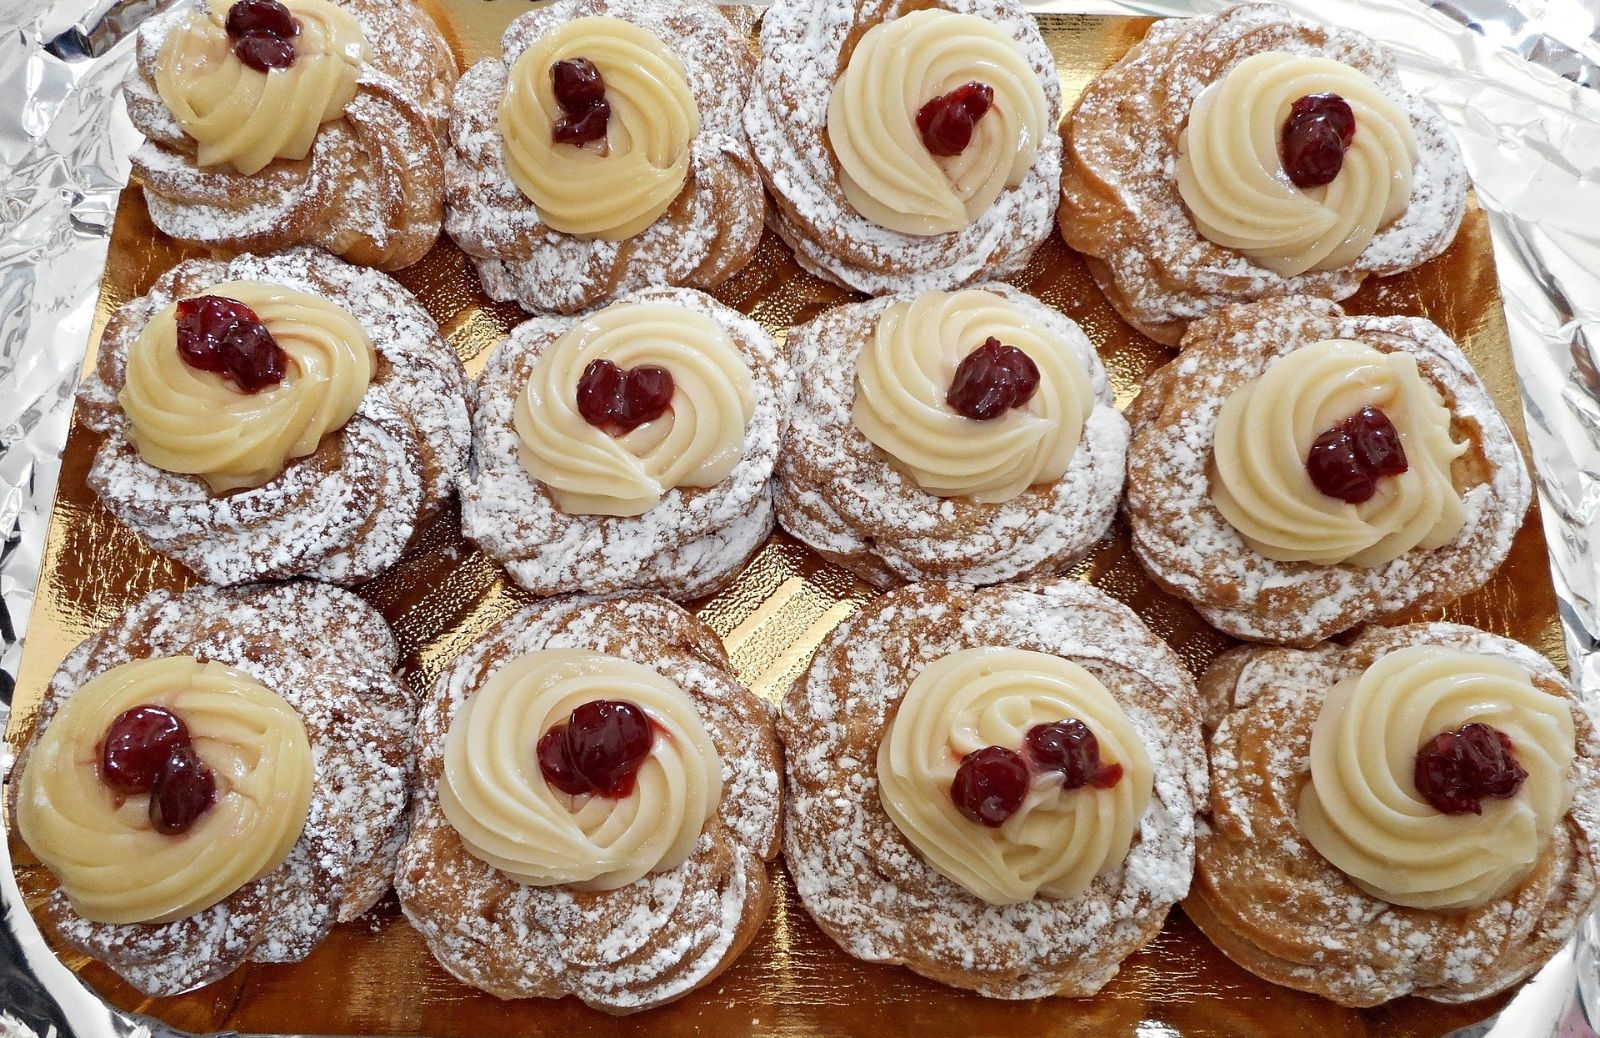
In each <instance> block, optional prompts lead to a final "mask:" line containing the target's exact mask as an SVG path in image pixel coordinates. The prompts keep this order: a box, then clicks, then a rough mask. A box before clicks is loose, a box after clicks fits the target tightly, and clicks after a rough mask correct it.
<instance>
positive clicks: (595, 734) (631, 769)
mask: <svg viewBox="0 0 1600 1038" xmlns="http://www.w3.org/2000/svg"><path fill="white" fill-rule="evenodd" d="M654 742H655V732H654V730H653V729H652V728H651V725H650V718H649V717H648V716H647V715H646V714H645V712H644V711H643V710H641V709H639V708H638V707H637V706H635V705H633V704H632V703H627V702H620V701H616V700H608V699H597V700H595V701H594V702H592V703H585V704H583V705H582V706H580V707H578V708H577V709H576V710H574V711H572V713H571V715H570V716H568V718H567V723H566V724H558V725H556V726H555V727H554V728H552V729H550V730H549V731H548V732H545V733H544V735H543V736H541V737H540V738H539V744H538V746H537V748H536V750H535V752H536V754H537V756H538V758H539V771H540V773H541V774H543V775H544V780H545V781H546V782H548V783H550V785H552V786H554V787H555V788H557V789H559V790H561V792H563V793H566V794H568V795H569V796H581V795H583V794H586V793H593V794H595V795H597V796H603V797H611V798H612V799H621V798H622V797H625V796H627V795H628V794H629V793H632V792H633V784H634V780H635V779H636V778H638V775H639V768H640V767H641V766H642V765H643V764H644V762H645V758H646V757H648V756H650V747H651V746H652V745H653V744H654Z"/></svg>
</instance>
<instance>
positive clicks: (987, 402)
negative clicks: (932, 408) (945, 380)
mask: <svg viewBox="0 0 1600 1038" xmlns="http://www.w3.org/2000/svg"><path fill="white" fill-rule="evenodd" d="M1038 388H1039V367H1038V365H1036V364H1034V362H1033V358H1032V357H1029V356H1028V355H1027V354H1026V353H1024V352H1022V351H1021V350H1019V349H1017V348H1016V347H1015V346H1004V345H1002V344H1001V342H1000V340H999V339H996V338H995V337H994V336H992V335H991V336H990V337H989V338H987V339H985V340H984V343H983V345H982V346H979V347H978V348H977V349H975V350H973V351H972V352H971V353H969V354H967V356H966V357H965V358H964V359H963V360H962V361H961V363H960V365H958V366H957V367H956V374H955V378H953V379H952V380H951V381H950V391H949V392H948V393H946V394H945V403H947V404H949V405H950V406H951V407H952V408H954V409H955V412H956V413H957V414H959V415H962V416H963V417H966V418H971V419H973V420H974V421H979V422H986V421H988V420H989V419H991V418H996V417H999V416H1000V415H1001V414H1004V413H1005V411H1006V410H1007V409H1008V408H1012V407H1021V406H1022V405H1023V404H1025V403H1027V402H1028V401H1029V400H1030V399H1032V397H1033V394H1034V392H1035V391H1036V390H1037V389H1038Z"/></svg>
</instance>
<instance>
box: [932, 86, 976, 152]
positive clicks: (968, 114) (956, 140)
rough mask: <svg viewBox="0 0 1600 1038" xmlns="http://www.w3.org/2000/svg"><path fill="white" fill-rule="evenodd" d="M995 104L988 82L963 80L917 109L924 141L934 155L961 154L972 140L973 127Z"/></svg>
mask: <svg viewBox="0 0 1600 1038" xmlns="http://www.w3.org/2000/svg"><path fill="white" fill-rule="evenodd" d="M993 104H994V88H993V87H991V86H989V85H988V84H986V83H978V82H972V83H963V84H962V85H961V86H958V87H956V88H955V89H954V90H952V91H950V92H949V93H948V94H944V95H941V96H939V97H936V98H934V99H933V100H931V101H929V102H928V103H927V104H925V105H923V106H922V107H921V108H920V109H918V111H917V130H918V131H919V132H921V134H922V144H923V146H924V147H926V148H927V149H928V152H929V153H930V154H933V155H942V156H951V155H960V154H961V153H962V152H963V151H966V150H967V145H968V144H971V143H972V131H973V128H974V127H975V126H977V123H978V120H979V119H982V118H983V117H984V116H985V115H986V114H987V113H988V111H989V107H990V106H991V105H993Z"/></svg>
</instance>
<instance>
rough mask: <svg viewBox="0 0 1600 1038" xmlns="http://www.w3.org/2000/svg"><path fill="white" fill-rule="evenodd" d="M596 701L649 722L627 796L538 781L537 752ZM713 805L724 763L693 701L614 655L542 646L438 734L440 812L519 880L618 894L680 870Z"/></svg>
mask: <svg viewBox="0 0 1600 1038" xmlns="http://www.w3.org/2000/svg"><path fill="white" fill-rule="evenodd" d="M600 699H608V700H622V701H625V702H627V703H631V704H633V705H635V706H637V707H639V708H640V709H642V710H643V711H644V712H645V713H646V714H647V715H648V716H649V718H650V722H651V725H652V727H653V728H654V729H655V732H654V742H653V745H652V746H651V749H650V755H649V757H648V758H646V760H645V762H644V765H643V766H642V767H641V769H640V770H639V773H638V776H637V778H636V781H635V785H634V787H633V791H632V792H631V793H629V794H628V795H627V796H625V797H621V798H612V797H607V796H601V795H586V796H580V797H573V796H569V795H568V794H566V793H563V792H562V791H561V790H559V789H557V788H555V787H554V786H552V785H551V784H550V783H549V782H547V781H546V780H545V778H544V776H543V775H542V774H541V772H540V765H539V760H538V757H537V755H536V753H535V747H536V746H537V745H538V744H539V742H540V739H541V738H542V737H543V736H544V735H545V734H546V733H548V732H549V731H550V730H551V729H552V728H553V727H555V726H556V725H559V724H561V723H562V722H564V721H565V720H566V719H567V717H568V716H569V715H570V714H571V713H572V712H573V711H574V710H575V709H577V708H578V707H580V706H582V705H584V704H585V703H590V702H594V701H596V700H600ZM721 797H722V759H721V757H719V756H718V754H717V748H716V747H715V746H714V745H712V742H711V736H710V735H709V734H708V733H707V732H706V729H705V725H704V724H703V723H702V722H701V720H700V715H699V713H698V712H697V710H696V708H695V705H694V701H693V700H692V699H690V698H689V697H688V695H686V694H685V693H684V691H683V690H682V689H681V688H679V687H678V685H677V684H676V683H674V682H673V681H672V679H671V678H668V677H666V676H664V675H662V674H661V673H659V672H658V671H655V670H652V669H650V668H649V667H647V666H644V665H642V664H639V663H634V662H631V661H629V660H625V659H623V658H621V657H619V656H611V655H606V654H603V653H598V652H592V651H590V650H587V649H541V650H538V651H535V652H530V653H527V654H525V655H522V656H518V657H516V658H514V659H512V660H508V661H507V662H506V663H505V664H504V665H502V666H501V667H500V669H499V670H497V671H495V672H494V675H493V676H492V677H490V678H489V680H488V681H486V682H484V684H483V686H482V687H481V688H479V689H478V690H477V691H476V692H474V693H473V694H472V696H471V697H470V698H469V699H467V700H466V702H464V703H462V704H461V708H460V709H459V710H457V711H456V714H455V717H454V718H452V719H451V721H450V729H449V731H448V732H447V733H446V735H445V743H444V773H443V775H442V776H441V778H440V780H439V807H440V809H441V810H442V811H443V812H444V816H445V818H447V819H448V820H449V822H450V824H451V826H453V827H454V828H455V830H456V832H457V833H458V834H459V835H460V836H461V842H462V844H463V845H464V846H465V847H466V849H467V850H468V851H469V852H470V853H471V854H472V855H473V856H474V857H476V858H478V859H480V860H481V861H484V862H486V863H488V864H490V865H492V866H494V867H495V868H497V869H499V870H500V872H502V873H503V874H505V875H506V876H507V877H509V878H510V879H512V880H515V881H516V882H518V883H526V884H530V885H532V886H555V885H567V886H571V887H573V888H575V889H578V890H615V889H616V888H618V887H622V886H626V885H628V884H629V883H632V882H634V881H635V880H638V879H639V878H641V877H643V876H645V875H648V874H650V873H653V872H666V871H668V870H670V869H674V868H677V867H678V866H679V865H680V864H682V863H683V862H684V861H685V860H686V859H687V858H688V857H689V855H690V854H691V853H692V852H693V851H694V847H695V843H696V841H697V840H698V839H699V838H700V830H701V828H702V827H703V826H704V825H705V823H706V821H707V820H708V819H709V818H711V816H712V815H714V814H715V813H716V810H717V803H718V801H719V800H720V799H721Z"/></svg>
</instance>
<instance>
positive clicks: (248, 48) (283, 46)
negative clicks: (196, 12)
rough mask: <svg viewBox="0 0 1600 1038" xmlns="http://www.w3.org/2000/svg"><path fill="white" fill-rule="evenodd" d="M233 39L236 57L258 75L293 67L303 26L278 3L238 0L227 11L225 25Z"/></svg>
mask: <svg viewBox="0 0 1600 1038" xmlns="http://www.w3.org/2000/svg"><path fill="white" fill-rule="evenodd" d="M224 27H225V28H226V29H227V31H228V35H229V36H230V37H232V39H233V53H234V54H236V55H237V56H238V58H239V60H240V61H242V62H244V63H245V64H246V65H248V66H249V67H251V68H253V69H255V70H256V71H257V72H270V71H271V70H273V69H279V68H288V67H289V66H290V65H293V64H294V57H295V51H294V43H293V39H294V37H295V36H298V35H299V34H300V23H299V22H298V21H296V20H295V17H294V15H293V14H291V13H289V9H288V8H287V7H285V6H283V4H281V3H278V0H239V2H238V3H236V4H234V5H233V6H232V7H230V8H228V18H227V21H226V22H225V23H224Z"/></svg>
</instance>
